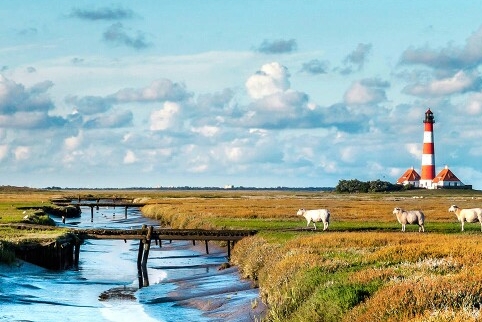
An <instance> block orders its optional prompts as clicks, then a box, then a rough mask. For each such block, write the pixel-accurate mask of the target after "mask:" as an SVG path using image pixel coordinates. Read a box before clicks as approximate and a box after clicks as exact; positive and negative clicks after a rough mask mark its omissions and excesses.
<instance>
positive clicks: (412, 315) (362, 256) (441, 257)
mask: <svg viewBox="0 0 482 322" xmlns="http://www.w3.org/2000/svg"><path fill="white" fill-rule="evenodd" d="M106 193H108V192H106ZM65 194H67V193H65ZM116 194H117V195H121V194H122V196H125V197H132V198H134V197H136V198H137V197H139V198H140V197H143V201H144V202H146V201H147V202H148V203H149V204H148V205H146V206H144V207H143V209H142V211H143V213H144V215H146V216H149V217H151V218H154V219H157V220H159V221H160V222H161V223H163V224H164V225H166V226H167V225H168V226H170V227H172V228H206V229H208V228H225V229H257V230H258V231H259V233H258V234H257V235H256V236H254V237H250V238H245V239H243V240H242V241H241V242H238V243H237V244H236V246H235V248H234V249H233V251H232V257H231V262H232V264H234V265H237V266H238V267H239V270H240V273H241V274H242V276H243V277H245V278H249V279H251V280H252V281H253V282H254V283H255V284H256V285H257V286H259V289H260V297H261V300H262V301H263V302H264V303H266V304H267V306H268V308H269V311H268V312H267V315H266V320H268V321H407V320H410V321H478V320H480V318H481V316H480V305H481V303H482V265H481V259H480V254H481V253H482V243H481V241H482V233H481V232H480V225H479V224H478V223H475V224H470V223H469V224H466V225H465V232H461V227H460V223H458V222H457V218H456V217H455V216H454V214H453V213H449V212H448V208H449V207H450V206H451V205H452V204H456V205H458V206H460V207H464V208H472V207H480V206H482V193H480V192H478V191H467V190H465V191H457V190H438V191H425V190H414V191H404V192H396V193H375V194H363V193H362V194H337V193H330V192H299V191H229V190H227V191H184V192H183V191H149V192H147V191H142V196H141V195H139V194H137V193H133V192H119V191H116ZM44 197H45V195H44ZM44 197H42V198H44ZM50 197H51V196H50ZM42 198H40V197H39V196H35V198H34V200H30V201H29V200H20V199H21V198H20V199H18V200H16V201H15V203H16V204H21V203H28V202H46V201H45V200H43V199H42ZM4 200H5V198H3V199H2V202H1V203H0V212H1V213H0V217H3V216H5V215H4V214H3V212H5V213H7V215H6V217H5V218H7V221H15V220H17V219H18V220H20V219H21V216H19V215H16V214H15V211H13V210H12V209H11V208H9V207H10V206H9V205H7V203H6V202H5V201H4ZM7 200H8V198H7ZM8 202H9V203H11V204H12V203H13V201H12V200H11V199H10V200H9V201H8ZM47 202H48V200H47ZM395 207H402V208H404V209H419V210H422V211H423V212H424V214H425V221H426V223H425V233H419V232H418V227H417V226H416V225H409V226H407V228H406V232H405V233H402V232H401V226H400V224H399V223H398V222H397V219H396V217H395V215H393V209H394V208H395ZM299 208H306V209H316V208H327V209H329V210H330V212H331V218H330V227H329V229H328V231H321V230H318V231H314V230H313V229H309V228H306V221H305V219H304V218H302V217H300V216H296V212H297V210H298V209H299ZM3 220H4V219H2V221H3ZM5 230H6V228H2V230H1V232H2V234H3V233H4V231H5ZM33 233H37V234H41V233H42V232H33ZM14 235H15V233H14V232H12V231H9V232H7V235H6V236H9V237H8V238H10V239H12V238H13V236H14ZM2 236H5V235H2ZM44 237H45V236H44ZM16 238H20V237H19V236H17V237H16ZM22 238H26V237H25V236H24V237H22ZM2 239H3V238H2Z"/></svg>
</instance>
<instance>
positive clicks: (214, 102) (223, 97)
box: [197, 88, 235, 110]
mask: <svg viewBox="0 0 482 322" xmlns="http://www.w3.org/2000/svg"><path fill="white" fill-rule="evenodd" d="M234 94H235V92H234V91H233V90H232V89H230V88H226V89H224V90H222V91H221V92H216V93H208V94H200V95H199V96H198V98H197V105H198V106H199V107H200V108H202V109H211V108H212V109H215V110H218V109H224V108H226V107H227V106H228V105H229V104H230V103H231V101H232V99H233V98H234Z"/></svg>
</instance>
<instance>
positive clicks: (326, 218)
mask: <svg viewBox="0 0 482 322" xmlns="http://www.w3.org/2000/svg"><path fill="white" fill-rule="evenodd" d="M296 214H297V215H298V216H303V217H305V218H306V222H307V224H306V227H308V226H309V225H310V222H313V226H314V227H315V230H316V224H315V222H320V221H321V222H323V230H327V229H328V226H329V225H330V212H329V211H328V210H327V209H314V210H306V209H303V208H301V209H299V210H298V212H297V213H296Z"/></svg>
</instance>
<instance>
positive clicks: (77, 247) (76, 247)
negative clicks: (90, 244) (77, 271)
mask: <svg viewBox="0 0 482 322" xmlns="http://www.w3.org/2000/svg"><path fill="white" fill-rule="evenodd" d="M79 257H80V242H79V241H76V242H75V245H74V266H75V267H76V268H78V267H79Z"/></svg>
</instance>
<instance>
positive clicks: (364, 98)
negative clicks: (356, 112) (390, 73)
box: [344, 79, 389, 105]
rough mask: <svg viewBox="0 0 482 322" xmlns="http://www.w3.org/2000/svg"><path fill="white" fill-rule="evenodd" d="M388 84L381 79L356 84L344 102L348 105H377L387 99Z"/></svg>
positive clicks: (351, 87)
mask: <svg viewBox="0 0 482 322" xmlns="http://www.w3.org/2000/svg"><path fill="white" fill-rule="evenodd" d="M388 86H389V83H388V82H385V81H382V80H379V79H364V80H361V81H358V82H354V83H353V84H352V85H351V86H350V88H349V89H348V90H347V91H346V92H345V95H344V101H345V103H346V104H348V105H364V104H377V103H380V102H383V101H385V100H386V99H387V97H386V93H385V88H387V87H388Z"/></svg>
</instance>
